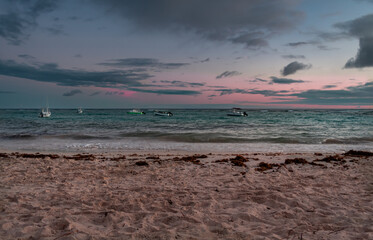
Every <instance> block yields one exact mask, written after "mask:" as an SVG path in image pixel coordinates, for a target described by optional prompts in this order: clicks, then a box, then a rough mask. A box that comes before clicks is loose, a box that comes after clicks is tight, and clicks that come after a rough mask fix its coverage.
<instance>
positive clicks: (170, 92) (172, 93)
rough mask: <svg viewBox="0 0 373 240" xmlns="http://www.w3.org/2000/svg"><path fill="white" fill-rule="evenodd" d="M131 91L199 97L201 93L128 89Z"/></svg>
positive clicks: (176, 90) (175, 90)
mask: <svg viewBox="0 0 373 240" xmlns="http://www.w3.org/2000/svg"><path fill="white" fill-rule="evenodd" d="M128 90H130V91H135V92H143V93H155V94H159V95H192V96H193V95H199V94H201V92H200V91H193V90H178V89H140V88H128Z"/></svg>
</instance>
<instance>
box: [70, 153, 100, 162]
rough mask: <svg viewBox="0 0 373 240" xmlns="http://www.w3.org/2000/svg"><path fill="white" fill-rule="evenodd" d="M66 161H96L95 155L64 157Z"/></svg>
mask: <svg viewBox="0 0 373 240" xmlns="http://www.w3.org/2000/svg"><path fill="white" fill-rule="evenodd" d="M63 157H64V158H65V159H72V160H85V161H93V160H95V159H96V157H95V155H93V154H75V155H72V156H63Z"/></svg>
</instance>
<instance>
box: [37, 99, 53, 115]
mask: <svg viewBox="0 0 373 240" xmlns="http://www.w3.org/2000/svg"><path fill="white" fill-rule="evenodd" d="M51 115H52V113H51V111H50V110H49V104H48V100H47V107H46V108H42V109H41V112H40V114H39V117H41V118H49V117H50V116H51Z"/></svg>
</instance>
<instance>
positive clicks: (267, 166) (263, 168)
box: [255, 162, 280, 172]
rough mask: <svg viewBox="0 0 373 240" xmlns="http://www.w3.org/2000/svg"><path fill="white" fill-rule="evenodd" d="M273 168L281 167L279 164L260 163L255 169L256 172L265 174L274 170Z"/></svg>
mask: <svg viewBox="0 0 373 240" xmlns="http://www.w3.org/2000/svg"><path fill="white" fill-rule="evenodd" d="M273 167H277V168H279V167H280V165H279V164H276V163H265V162H260V163H259V165H258V167H257V168H255V170H256V171H259V172H264V171H267V170H270V169H273Z"/></svg>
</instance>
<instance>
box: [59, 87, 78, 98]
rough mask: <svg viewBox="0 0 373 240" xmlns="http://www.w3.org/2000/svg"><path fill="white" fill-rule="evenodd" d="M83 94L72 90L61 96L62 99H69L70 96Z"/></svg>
mask: <svg viewBox="0 0 373 240" xmlns="http://www.w3.org/2000/svg"><path fill="white" fill-rule="evenodd" d="M82 93H83V92H82V91H81V90H79V89H74V90H71V91H70V92H66V93H64V94H62V96H64V97H71V96H74V95H76V94H82Z"/></svg>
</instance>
